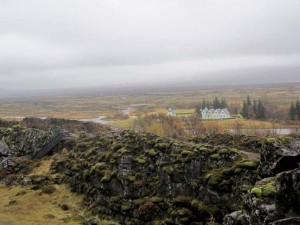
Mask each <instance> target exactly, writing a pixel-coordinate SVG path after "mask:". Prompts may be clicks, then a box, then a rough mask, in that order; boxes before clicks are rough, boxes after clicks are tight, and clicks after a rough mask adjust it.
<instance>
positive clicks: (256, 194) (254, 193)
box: [251, 187, 262, 198]
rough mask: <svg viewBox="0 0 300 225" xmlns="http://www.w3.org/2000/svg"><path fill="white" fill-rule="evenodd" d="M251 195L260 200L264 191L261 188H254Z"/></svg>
mask: <svg viewBox="0 0 300 225" xmlns="http://www.w3.org/2000/svg"><path fill="white" fill-rule="evenodd" d="M251 194H253V195H254V196H256V197H257V198H260V197H261V194H262V190H261V189H260V188H257V187H254V188H252V189H251Z"/></svg>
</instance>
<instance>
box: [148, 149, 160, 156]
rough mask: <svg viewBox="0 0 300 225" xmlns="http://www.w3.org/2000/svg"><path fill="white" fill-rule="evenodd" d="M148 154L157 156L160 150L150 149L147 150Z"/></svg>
mask: <svg viewBox="0 0 300 225" xmlns="http://www.w3.org/2000/svg"><path fill="white" fill-rule="evenodd" d="M146 154H147V155H149V156H156V155H157V154H158V152H157V151H155V149H148V150H146Z"/></svg>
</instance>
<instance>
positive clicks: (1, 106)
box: [0, 83, 300, 128]
mask: <svg viewBox="0 0 300 225" xmlns="http://www.w3.org/2000/svg"><path fill="white" fill-rule="evenodd" d="M247 95H250V96H251V97H252V99H261V100H263V101H264V103H266V104H268V103H270V104H275V105H276V107H277V110H282V112H283V113H284V114H287V111H288V107H289V106H290V103H291V102H292V101H295V100H297V99H300V84H299V83H294V84H277V85H268V86H263V85H260V86H248V87H246V86H245V87H215V88H213V87H211V88H199V89H197V88H188V87H187V88H180V89H179V88H177V89H174V90H172V89H168V90H150V89H149V90H144V91H136V92H135V91H132V90H131V91H128V92H122V93H115V94H111V93H110V94H107V95H105V94H97V93H94V94H90V95H86V96H84V95H77V96H76V95H74V96H70V95H68V96H57V97H40V98H31V99H15V100H11V99H10V100H0V118H8V119H11V118H13V117H24V116H39V117H45V116H46V117H57V118H68V119H84V118H94V117H98V116H110V117H113V116H114V115H117V114H120V113H122V110H124V109H126V108H128V107H130V108H131V111H130V113H129V116H134V115H136V114H137V113H140V114H142V115H145V114H155V113H164V114H165V113H166V112H167V109H168V108H169V107H171V108H173V109H175V110H176V111H177V112H178V113H179V116H183V115H181V114H180V113H194V111H195V110H194V109H195V106H196V104H197V103H199V102H201V101H202V100H203V99H205V100H212V99H213V98H215V96H217V97H224V98H226V99H227V102H228V104H229V106H233V105H237V106H241V104H242V102H243V100H244V99H245V98H246V96H247ZM112 121H113V122H112V123H111V125H112V126H117V127H121V128H123V127H131V126H132V120H131V119H119V118H113V119H112ZM239 122H241V123H242V125H243V126H244V127H249V126H250V127H253V126H258V127H269V126H270V125H269V123H261V122H257V123H253V121H247V122H246V121H239ZM231 123H232V121H230V122H220V126H226V127H227V126H231V125H230V124H231ZM234 123H235V122H234Z"/></svg>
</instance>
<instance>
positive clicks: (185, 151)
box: [181, 150, 194, 156]
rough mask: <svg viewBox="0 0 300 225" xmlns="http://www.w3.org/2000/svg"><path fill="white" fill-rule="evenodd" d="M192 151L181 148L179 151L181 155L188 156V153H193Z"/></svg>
mask: <svg viewBox="0 0 300 225" xmlns="http://www.w3.org/2000/svg"><path fill="white" fill-rule="evenodd" d="M193 154H194V153H193V152H192V151H188V150H183V151H182V152H181V155H182V156H189V155H193Z"/></svg>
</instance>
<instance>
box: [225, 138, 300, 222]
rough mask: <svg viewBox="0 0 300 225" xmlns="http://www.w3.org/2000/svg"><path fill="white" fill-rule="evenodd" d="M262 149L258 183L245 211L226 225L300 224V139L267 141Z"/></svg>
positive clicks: (229, 218)
mask: <svg viewBox="0 0 300 225" xmlns="http://www.w3.org/2000/svg"><path fill="white" fill-rule="evenodd" d="M262 146H263V147H262V149H261V161H260V165H259V174H260V175H261V176H262V177H265V178H264V179H261V180H258V181H257V182H256V184H255V185H254V187H252V188H251V190H249V191H248V193H247V194H245V196H244V198H243V210H242V211H236V212H233V213H231V214H229V215H226V216H225V218H224V224H225V225H234V224H241V225H251V224H257V225H258V224H262V225H263V224H265V225H275V224H300V223H299V221H300V220H299V219H300V168H299V162H300V161H299V146H300V145H299V140H298V139H291V138H267V139H265V141H264V143H263V145H262Z"/></svg>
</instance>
